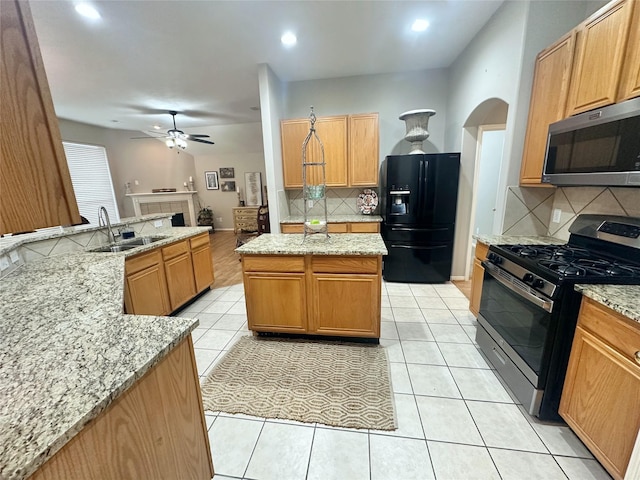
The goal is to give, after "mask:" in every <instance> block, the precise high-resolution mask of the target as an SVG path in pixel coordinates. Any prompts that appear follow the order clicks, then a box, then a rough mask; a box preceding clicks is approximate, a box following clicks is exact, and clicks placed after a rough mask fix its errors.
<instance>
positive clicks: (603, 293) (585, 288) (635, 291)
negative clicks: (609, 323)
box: [574, 284, 640, 322]
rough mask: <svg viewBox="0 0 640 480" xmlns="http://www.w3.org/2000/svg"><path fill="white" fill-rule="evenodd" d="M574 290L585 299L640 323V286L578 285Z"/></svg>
mask: <svg viewBox="0 0 640 480" xmlns="http://www.w3.org/2000/svg"><path fill="white" fill-rule="evenodd" d="M574 288H575V289H576V290H577V291H578V292H580V293H582V295H584V296H585V297H589V298H591V299H592V300H595V301H596V302H598V303H601V304H602V305H605V306H607V307H609V308H610V309H612V310H614V311H616V312H618V313H620V314H622V315H624V316H625V317H629V319H631V320H634V321H636V322H640V300H638V299H640V285H583V284H578V285H576V286H575V287H574Z"/></svg>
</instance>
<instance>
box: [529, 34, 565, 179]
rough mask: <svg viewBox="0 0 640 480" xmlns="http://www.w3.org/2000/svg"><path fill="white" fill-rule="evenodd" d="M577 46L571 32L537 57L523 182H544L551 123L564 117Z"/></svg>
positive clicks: (530, 104)
mask: <svg viewBox="0 0 640 480" xmlns="http://www.w3.org/2000/svg"><path fill="white" fill-rule="evenodd" d="M574 46H575V33H574V32H570V33H568V34H567V35H565V36H564V37H562V38H561V39H560V40H558V41H557V42H556V43H554V44H553V45H551V46H550V47H548V48H546V49H545V50H543V51H542V52H540V53H539V54H538V56H537V57H536V66H535V71H534V74H533V87H532V90H531V100H530V103H529V119H528V123H527V133H526V136H525V141H524V150H523V155H522V167H521V170H520V184H521V185H536V184H537V185H540V184H541V179H542V168H543V166H544V157H545V152H546V148H547V135H548V131H549V125H550V124H551V123H553V122H557V121H558V120H562V119H563V118H564V112H565V108H566V103H567V93H568V91H569V80H570V78H571V64H572V59H573V51H574Z"/></svg>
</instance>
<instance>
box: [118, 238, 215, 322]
mask: <svg viewBox="0 0 640 480" xmlns="http://www.w3.org/2000/svg"><path fill="white" fill-rule="evenodd" d="M125 275H126V278H125V292H124V305H125V312H126V313H130V314H135V315H167V314H169V313H171V312H173V311H174V310H176V309H177V308H179V307H181V306H182V305H184V304H185V303H187V302H188V301H189V300H191V299H192V298H193V297H195V296H196V295H197V294H198V293H200V292H202V291H204V290H205V289H207V288H209V287H211V285H213V280H214V275H213V260H212V258H211V247H210V245H209V234H208V233H205V234H202V235H198V236H196V237H193V238H191V239H187V240H181V241H179V242H175V243H172V244H170V245H167V246H165V247H158V248H156V249H154V250H151V251H150V252H145V253H141V254H139V255H135V256H132V257H128V258H127V259H126V262H125Z"/></svg>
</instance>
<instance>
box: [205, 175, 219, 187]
mask: <svg viewBox="0 0 640 480" xmlns="http://www.w3.org/2000/svg"><path fill="white" fill-rule="evenodd" d="M204 183H205V185H206V186H207V190H218V189H219V188H220V186H219V185H218V172H204Z"/></svg>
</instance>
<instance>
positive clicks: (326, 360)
mask: <svg viewBox="0 0 640 480" xmlns="http://www.w3.org/2000/svg"><path fill="white" fill-rule="evenodd" d="M202 398H203V402H204V408H205V410H211V411H221V412H226V413H244V414H247V415H255V416H257V417H266V418H281V419H287V420H297V421H300V422H307V423H314V422H318V423H323V424H325V425H332V426H336V427H347V428H371V429H376V430H395V428H396V422H395V413H394V406H393V396H392V392H391V382H390V375H389V362H388V360H387V354H386V352H385V349H384V347H381V346H380V345H371V344H357V343H339V342H337V343H336V342H322V341H315V340H292V339H281V338H277V339H276V338H260V337H243V338H241V339H240V340H239V341H238V342H237V343H236V344H235V345H234V346H233V347H232V348H231V350H229V352H227V354H226V355H225V357H224V358H223V359H222V360H221V361H220V363H218V365H216V366H215V367H214V369H213V371H212V372H211V373H210V374H209V375H208V377H207V378H206V380H205V382H204V384H203V385H202Z"/></svg>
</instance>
